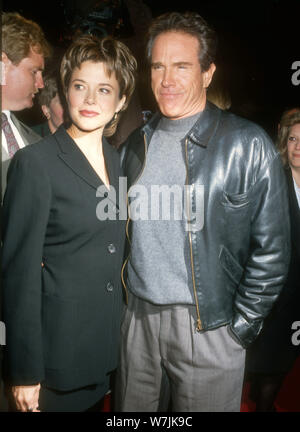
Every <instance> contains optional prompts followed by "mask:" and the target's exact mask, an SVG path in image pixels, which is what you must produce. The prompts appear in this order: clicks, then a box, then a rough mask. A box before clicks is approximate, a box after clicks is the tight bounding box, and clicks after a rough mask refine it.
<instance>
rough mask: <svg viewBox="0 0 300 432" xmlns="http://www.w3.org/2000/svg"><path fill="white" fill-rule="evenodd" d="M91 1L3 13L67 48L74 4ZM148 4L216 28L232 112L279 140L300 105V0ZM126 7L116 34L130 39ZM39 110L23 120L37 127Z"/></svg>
mask: <svg viewBox="0 0 300 432" xmlns="http://www.w3.org/2000/svg"><path fill="white" fill-rule="evenodd" d="M92 1H95V0H78V1H77V0H73V1H72V0H69V1H68V0H53V1H51V2H43V1H42V0H39V1H27V2H25V1H24V0H23V1H17V0H9V1H4V2H3V9H4V10H5V11H17V12H19V13H21V14H22V15H24V16H25V17H26V18H30V19H33V20H34V21H37V22H38V23H39V24H40V25H41V27H42V28H43V30H44V32H45V34H46V37H47V39H48V40H49V41H50V42H51V43H52V45H54V46H56V47H60V48H61V49H65V47H66V46H67V45H68V43H69V41H70V33H71V32H72V29H71V27H70V16H72V14H71V15H70V5H71V7H72V8H73V10H74V8H75V7H76V6H78V8H82V9H84V7H88V5H89V4H90V3H91V2H92ZM104 2H105V1H104ZM98 3H99V2H98ZM144 3H145V4H146V5H147V6H148V7H149V8H150V10H151V12H152V15H153V16H157V15H159V14H161V13H164V12H166V11H172V10H177V11H182V12H183V11H186V10H193V11H197V12H199V13H200V14H201V15H202V16H203V17H204V18H205V19H206V20H207V21H208V22H209V23H210V24H211V25H213V27H214V28H215V29H216V31H217V33H218V36H219V53H218V60H217V66H219V68H221V69H222V74H223V75H224V77H225V82H226V85H227V86H228V89H229V91H230V95H231V99H232V107H231V111H233V112H235V113H237V114H239V115H242V116H244V117H247V118H249V119H251V120H254V121H256V122H257V123H259V124H260V125H261V126H263V127H264V128H265V129H266V130H267V131H268V132H269V133H270V134H271V135H272V136H274V134H275V132H276V128H277V122H278V120H279V118H280V114H281V113H282V111H283V110H284V109H285V108H287V107H291V106H299V105H300V85H297V86H295V85H293V84H292V81H291V80H292V75H293V73H294V72H295V71H293V70H292V64H293V62H295V61H300V49H299V34H300V25H299V23H300V20H299V17H300V0H260V1H259V0H252V1H247V0H244V1H238V0H223V1H216V0H198V1H191V0H183V1H181V2H175V1H174V0H173V1H169V0H160V1H159V0H145V1H144ZM121 5H122V9H121V12H120V10H119V13H121V15H122V20H123V25H122V26H121V28H119V29H118V31H116V33H115V35H116V36H118V37H121V38H128V37H129V38H130V37H131V36H132V35H133V34H134V26H133V25H132V23H130V20H129V15H128V11H127V8H126V6H125V4H124V2H123V3H121ZM68 6H69V9H68V13H66V10H67V8H68ZM146 94H147V91H145V95H146ZM141 99H142V105H143V106H142V107H143V109H147V108H150V109H152V108H153V107H152V106H149V105H151V103H150V102H149V99H148V98H147V97H145V98H143V94H142V95H141ZM34 112H35V111H34V109H33V110H31V112H30V110H27V111H24V112H23V113H21V117H22V116H23V120H24V119H25V120H26V121H27V123H28V124H33V123H35V122H36V121H37V119H36V117H35V114H34Z"/></svg>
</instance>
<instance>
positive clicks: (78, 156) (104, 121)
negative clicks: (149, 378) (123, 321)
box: [3, 36, 136, 411]
mask: <svg viewBox="0 0 300 432" xmlns="http://www.w3.org/2000/svg"><path fill="white" fill-rule="evenodd" d="M135 71H136V61H135V59H134V57H133V56H132V55H131V54H130V52H129V50H128V49H127V48H126V46H125V45H123V44H122V43H120V42H117V41H115V40H113V39H111V38H109V37H107V38H104V39H102V40H98V39H97V38H95V37H93V36H83V37H81V38H79V39H78V40H77V41H75V42H74V43H73V44H72V45H71V46H70V48H69V49H68V51H67V52H66V54H65V56H64V58H63V60H62V65H61V77H62V82H63V87H64V92H65V95H66V100H67V105H68V109H69V115H70V124H69V126H68V128H67V129H66V128H65V127H64V126H60V128H59V129H58V130H57V132H56V133H55V134H53V135H50V136H49V137H46V138H44V139H43V140H42V141H40V142H39V143H37V144H36V145H31V146H28V147H26V148H25V149H23V150H20V151H19V152H17V153H16V155H15V157H14V159H13V161H12V163H11V168H10V171H9V175H8V187H7V192H6V196H5V202H4V218H3V219H4V221H3V234H4V235H3V284H4V322H5V325H6V330H7V345H6V362H5V365H6V381H7V383H8V384H9V385H10V386H11V390H12V394H13V398H14V401H15V404H16V407H17V409H18V410H20V411H38V410H41V411H85V410H89V409H91V407H93V406H94V405H95V404H96V403H97V402H98V401H99V400H101V398H102V397H103V396H104V395H105V393H106V392H107V390H108V389H109V375H110V372H111V371H113V370H114V369H115V367H116V362H117V360H116V359H117V351H118V337H119V327H120V313H121V307H122V292H121V285H120V269H121V263H122V257H123V243H124V221H121V220H118V210H117V209H118V205H120V204H121V203H119V202H114V197H115V196H116V197H118V195H119V194H118V182H119V176H120V174H121V173H120V168H119V166H120V165H119V157H118V154H117V152H116V150H115V149H113V148H112V147H111V146H110V145H109V144H108V143H107V141H106V140H105V138H104V135H110V134H112V133H113V132H114V130H115V128H116V125H117V121H118V118H119V113H120V112H121V111H123V110H124V109H125V108H126V107H127V105H128V103H129V99H130V96H131V94H132V92H133V88H134V75H135ZM99 187H100V188H99ZM104 191H106V193H104ZM113 191H115V192H116V193H113ZM101 197H102V200H105V202H104V203H105V206H104V207H105V208H106V207H108V208H109V211H110V212H108V214H109V215H110V216H111V217H110V218H107V219H105V214H104V215H103V213H104V212H103V211H102V213H101V211H98V209H99V205H101V203H103V201H101ZM112 212H114V214H113V215H112Z"/></svg>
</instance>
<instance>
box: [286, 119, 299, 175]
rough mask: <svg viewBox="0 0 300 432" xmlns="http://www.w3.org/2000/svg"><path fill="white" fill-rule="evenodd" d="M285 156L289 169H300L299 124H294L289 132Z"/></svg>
mask: <svg viewBox="0 0 300 432" xmlns="http://www.w3.org/2000/svg"><path fill="white" fill-rule="evenodd" d="M287 154H288V161H289V164H290V166H291V168H300V123H297V124H295V125H294V126H293V127H292V128H291V130H290V133H289V135H288V139H287Z"/></svg>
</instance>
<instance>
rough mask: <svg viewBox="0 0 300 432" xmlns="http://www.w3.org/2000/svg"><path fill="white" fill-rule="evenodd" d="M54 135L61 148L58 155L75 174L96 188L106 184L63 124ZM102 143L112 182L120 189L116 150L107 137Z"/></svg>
mask: <svg viewBox="0 0 300 432" xmlns="http://www.w3.org/2000/svg"><path fill="white" fill-rule="evenodd" d="M53 137H54V138H55V140H56V142H57V144H58V147H59V149H60V153H59V154H58V156H59V157H60V158H61V159H62V160H63V161H64V162H65V164H67V165H68V167H69V168H70V169H71V170H72V171H74V173H75V174H77V175H78V176H79V177H81V178H82V179H83V180H84V181H85V182H86V183H88V184H89V185H90V186H92V187H93V188H94V189H96V190H97V189H98V187H99V186H102V185H104V183H103V181H102V180H101V178H100V177H99V176H98V174H97V173H96V171H95V170H94V169H93V167H92V166H91V164H90V163H89V162H88V160H87V158H86V157H85V156H84V154H83V153H82V151H81V150H80V149H79V147H78V146H77V145H76V143H75V142H74V141H73V139H72V138H71V137H70V135H69V134H68V133H67V131H66V129H65V128H64V126H63V125H62V126H60V127H59V128H58V129H57V131H56V132H55V134H53ZM102 143H103V155H104V159H105V163H106V169H107V172H108V177H109V181H110V184H111V185H112V186H114V188H115V189H118V172H117V167H116V166H115V163H114V158H115V154H114V153H115V150H114V149H113V148H112V147H111V145H110V144H109V143H108V142H107V141H106V139H105V138H103V141H102Z"/></svg>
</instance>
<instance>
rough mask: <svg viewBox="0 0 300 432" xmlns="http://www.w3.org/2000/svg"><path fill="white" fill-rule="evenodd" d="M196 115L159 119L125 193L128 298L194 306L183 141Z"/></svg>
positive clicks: (196, 117) (195, 119) (155, 302)
mask: <svg viewBox="0 0 300 432" xmlns="http://www.w3.org/2000/svg"><path fill="white" fill-rule="evenodd" d="M198 117H199V114H196V115H194V116H191V117H187V118H183V119H179V120H169V119H167V118H165V117H163V118H162V119H161V121H160V123H159V124H158V127H157V129H156V130H155V132H154V134H153V136H152V139H151V142H150V144H149V148H148V152H147V155H146V163H145V167H144V170H143V171H142V174H141V176H140V178H139V179H138V181H137V183H136V184H135V185H133V186H132V187H131V188H130V191H129V203H130V217H131V219H132V242H131V256H130V260H129V263H128V286H129V289H130V291H131V292H132V293H133V294H135V295H136V296H138V297H140V298H142V299H145V300H147V301H150V302H152V303H154V304H194V297H193V290H192V276H191V261H190V250H189V241H188V232H187V230H186V217H185V214H184V208H185V203H184V186H185V182H186V164H185V149H184V138H185V136H186V134H187V133H188V132H189V130H190V129H191V128H192V127H193V125H194V124H195V122H196V121H197V119H198ZM162 186H163V187H162ZM170 191H171V193H168V192H170Z"/></svg>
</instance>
